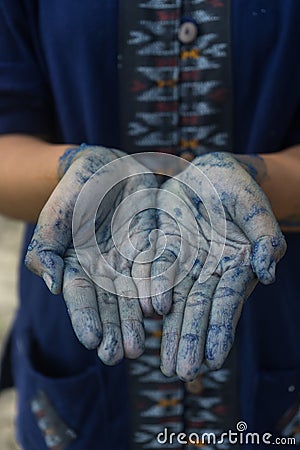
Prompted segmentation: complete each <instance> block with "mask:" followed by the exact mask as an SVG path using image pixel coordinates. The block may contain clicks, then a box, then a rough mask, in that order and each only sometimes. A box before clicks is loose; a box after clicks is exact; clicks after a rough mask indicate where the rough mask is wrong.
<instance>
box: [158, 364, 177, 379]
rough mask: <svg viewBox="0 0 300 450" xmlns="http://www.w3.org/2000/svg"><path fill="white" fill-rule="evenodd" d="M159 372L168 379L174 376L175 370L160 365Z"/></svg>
mask: <svg viewBox="0 0 300 450" xmlns="http://www.w3.org/2000/svg"><path fill="white" fill-rule="evenodd" d="M160 370H161V372H162V373H163V375H165V376H166V377H168V378H170V377H173V376H174V375H175V370H172V369H171V368H170V367H167V366H165V365H164V364H161V365H160Z"/></svg>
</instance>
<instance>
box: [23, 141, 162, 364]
mask: <svg viewBox="0 0 300 450" xmlns="http://www.w3.org/2000/svg"><path fill="white" fill-rule="evenodd" d="M122 156H125V154H124V153H123V152H121V151H119V150H112V149H107V148H102V147H92V146H85V145H82V146H81V147H78V148H74V149H69V150H67V151H66V152H65V153H64V154H63V155H62V157H61V158H60V164H59V170H58V172H59V178H60V182H59V183H58V185H57V186H56V188H55V190H54V191H53V193H52V195H51V196H50V198H49V200H48V201H47V203H46V204H45V206H44V208H43V209H42V212H41V214H40V216H39V220H38V223H37V226H36V229H35V232H34V235H33V238H32V241H31V243H30V245H29V247H28V251H27V255H26V261H25V263H26V265H27V267H28V268H29V269H30V270H32V271H33V272H34V273H36V274H37V275H39V276H41V277H43V279H44V281H45V283H46V285H47V286H48V288H49V289H50V291H51V292H52V293H53V294H58V293H60V292H61V290H62V291H63V295H64V299H65V301H66V304H67V307H68V312H69V315H70V318H71V322H72V326H73V329H74V331H75V333H76V335H77V337H78V339H79V340H80V342H81V343H82V344H83V345H84V346H85V347H87V348H88V349H92V348H97V347H98V355H99V358H100V359H101V360H102V361H103V362H104V363H106V364H109V365H113V364H116V363H117V362H119V361H120V360H121V359H122V358H123V356H124V355H125V356H127V357H129V358H136V357H138V356H139V355H140V354H141V353H142V352H143V349H144V329H143V323H142V317H143V313H144V314H149V313H151V312H152V311H153V310H152V305H151V299H150V282H149V285H147V282H144V283H137V285H136V284H135V283H134V281H133V279H132V278H131V272H132V271H133V272H135V273H136V274H137V277H142V278H147V277H149V276H150V270H151V267H150V264H142V265H140V264H135V261H134V259H135V257H136V255H137V254H138V253H139V252H141V251H144V250H147V249H148V247H149V246H151V244H150V240H149V232H150V231H151V230H152V229H155V228H156V217H155V211H154V210H151V209H148V210H142V211H141V212H140V213H139V214H138V215H137V216H136V217H135V220H134V221H133V222H132V223H131V227H130V228H129V231H128V234H129V236H128V235H126V230H127V229H126V227H124V223H117V224H116V225H115V233H116V236H114V237H113V236H112V235H111V227H110V225H111V221H112V219H113V216H114V212H115V210H116V208H117V207H118V206H119V207H120V208H121V214H120V215H121V217H123V215H122V202H123V201H124V200H126V199H127V200H128V198H130V195H131V194H132V193H134V192H137V191H140V192H141V195H142V199H141V202H142V203H143V201H144V200H145V205H146V206H147V205H148V204H149V205H150V206H151V202H153V203H154V202H155V199H154V198H151V195H154V194H152V190H151V188H155V187H156V180H155V176H154V175H153V174H152V173H149V170H147V169H145V170H143V169H144V168H143V167H140V164H139V163H138V162H136V161H135V160H134V159H133V158H131V162H130V165H131V168H132V167H133V168H136V167H137V170H138V171H139V172H143V171H144V172H147V173H146V174H143V175H137V176H133V177H131V176H129V175H130V173H129V172H130V171H129V172H128V177H127V168H128V165H126V164H125V163H124V164H123V165H122V158H121V157H122ZM116 160H118V161H119V162H120V161H121V162H120V163H119V168H120V171H121V172H122V173H121V174H116V173H115V172H113V170H114V169H113V166H112V167H110V163H112V162H115V161H116ZM104 167H105V170H104V172H103V171H102V172H101V171H100V172H99V174H98V170H99V169H100V168H104ZM92 176H94V177H95V180H96V182H97V183H98V186H100V190H101V192H102V191H103V193H104V194H106V186H107V184H106V182H105V180H109V179H110V177H115V178H116V179H117V180H118V179H121V180H122V181H121V182H120V183H117V184H116V185H115V186H114V188H113V189H111V190H110V191H109V192H108V193H107V195H106V196H105V198H104V200H103V203H101V205H100V207H99V208H98V211H97V214H96V216H94V217H93V216H89V215H87V216H85V217H84V218H83V220H84V222H83V229H85V228H86V229H88V228H90V229H93V230H95V236H96V240H97V244H98V246H99V248H100V251H101V254H102V255H103V256H104V259H105V261H106V262H107V263H108V265H109V267H111V270H108V269H107V267H104V268H103V270H102V269H101V268H100V274H99V273H98V277H99V278H98V279H97V280H93V279H91V278H90V277H89V276H88V275H87V273H86V271H85V270H84V269H83V267H82V265H81V264H80V263H79V261H78V258H77V254H76V250H75V248H74V246H73V240H72V217H73V212H74V207H75V205H76V200H77V199H78V196H79V193H80V192H81V190H82V188H83V186H84V185H85V183H86V182H87V181H88V180H90V179H91V177H92ZM119 176H120V177H119ZM97 177H98V178H97ZM105 177H106V178H105ZM102 181H103V182H102ZM143 190H145V191H143ZM143 192H145V193H146V192H147V196H146V197H145V196H144V197H143V195H144V194H143ZM96 201H97V199H96ZM143 204H144V203H143ZM97 207H98V205H97ZM128 208H129V210H130V202H129V207H128V203H127V206H126V209H127V210H128ZM123 211H124V208H123ZM127 214H128V215H129V217H131V215H130V211H129V212H128V211H127ZM120 215H119V216H120ZM123 230H125V231H123ZM124 233H125V234H124ZM82 236H83V237H82ZM82 236H81V238H82V239H83V243H82V244H83V247H84V246H86V247H88V246H89V245H90V241H89V233H88V232H87V233H86V236H85V234H84V233H83V235H82ZM85 238H86V242H85ZM115 240H117V241H118V244H119V250H120V251H121V253H122V254H123V255H124V254H125V255H126V256H127V257H129V259H127V258H126V257H125V258H123V257H122V254H121V255H120V252H119V251H118V250H117V249H116V247H115ZM129 243H131V244H133V247H132V246H131V245H129ZM87 250H88V248H87ZM86 264H87V266H89V265H93V264H94V265H95V264H97V261H86ZM124 276H126V277H127V278H126V279H125V282H124ZM103 280H104V282H105V283H106V284H105V286H107V282H108V281H109V282H110V283H111V285H112V287H111V289H110V292H109V291H107V290H106V289H104V288H103ZM139 298H140V300H139Z"/></svg>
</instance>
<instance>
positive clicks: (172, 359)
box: [151, 153, 286, 381]
mask: <svg viewBox="0 0 300 450" xmlns="http://www.w3.org/2000/svg"><path fill="white" fill-rule="evenodd" d="M244 167H245V166H244V165H243V166H242V165H241V164H240V163H239V162H238V161H237V160H236V159H235V158H234V157H233V155H231V154H229V153H211V154H206V155H203V156H199V157H197V158H195V159H194V161H193V164H191V165H189V167H188V168H186V169H185V170H184V171H183V172H181V173H180V174H179V175H178V176H176V177H174V178H172V179H169V180H168V181H166V182H165V183H164V184H163V186H162V189H161V191H160V193H159V194H158V198H157V208H158V211H159V212H158V228H159V230H160V235H159V237H158V240H157V243H156V246H157V248H156V255H157V258H156V259H155V260H154V262H153V264H152V270H151V275H152V277H153V280H152V283H151V293H152V302H153V306H154V309H155V310H156V311H157V312H158V313H159V314H163V315H164V324H163V336H162V344H161V369H162V371H163V373H164V374H165V375H167V376H172V375H174V374H175V373H177V375H178V376H179V377H180V378H181V379H183V380H185V381H190V380H193V379H195V378H196V377H197V375H198V374H199V371H200V366H201V364H202V362H205V363H206V365H207V366H208V367H209V368H211V369H218V368H220V367H221V366H222V364H223V362H224V360H225V359H226V357H227V355H228V353H229V351H230V348H231V347H232V344H233V341H234V334H235V329H236V325H237V322H238V319H239V317H240V314H241V309H242V305H243V302H244V301H245V300H246V299H247V297H248V296H249V295H250V293H251V292H252V291H253V289H254V288H255V286H256V284H257V282H258V281H260V282H262V283H264V284H269V283H272V282H273V281H274V279H275V268H276V263H277V262H278V261H279V260H280V259H281V258H282V257H283V255H284V253H285V251H286V243H285V239H284V237H283V235H282V233H281V231H280V228H279V225H278V223H277V221H276V219H275V217H274V215H273V212H272V210H271V206H270V204H269V201H268V199H267V197H266V195H265V194H264V192H263V191H262V190H261V188H260V187H259V185H258V184H257V183H256V181H255V180H254V179H253V177H252V176H251V175H250V174H249V172H248V171H247V170H245V168H244ZM198 169H201V171H202V173H203V174H204V175H202V176H200V177H199V170H198ZM206 177H208V179H209V180H210V183H211V184H212V185H213V187H214V189H215V191H213V192H215V194H217V196H218V197H219V199H218V201H216V198H214V196H215V194H214V193H213V194H212V190H211V189H209V188H208V187H209V185H208V184H207V178H206ZM191 186H193V189H191ZM195 186H196V188H197V189H196V192H198V193H199V192H200V193H201V199H200V198H199V196H198V195H196V194H195V189H194V187H195ZM164 191H165V192H164ZM166 192H167V195H166ZM170 193H171V194H170ZM176 198H177V200H176ZM220 204H221V206H222V208H221V209H223V211H221V209H220ZM207 208H208V209H207ZM208 210H210V211H213V219H214V220H213V221H212V223H210V216H209V215H208ZM164 211H168V212H169V213H168V214H167V213H166V212H164ZM189 211H191V212H192V216H194V217H195V219H196V225H193V224H192V221H191V220H190V219H189V217H190V216H189ZM222 214H225V215H224V216H223V218H224V220H225V222H224V221H223V220H222ZM172 216H173V217H172ZM218 217H219V219H218ZM174 218H176V220H175V219H174ZM176 222H177V223H176ZM178 223H179V224H180V225H181V226H182V229H183V233H181V234H182V241H181V235H180V233H179V231H178ZM224 223H225V227H224ZM212 229H213V231H214V237H213V241H212V242H211V236H212V234H211V231H212ZM197 236H198V237H197ZM224 243H225V246H224V249H223V252H222V254H221V258H220V259H219V260H215V261H214V252H212V253H211V254H210V257H209V258H210V261H211V263H212V264H210V266H207V267H208V270H211V273H210V276H207V277H205V276H204V278H203V279H201V276H200V275H201V271H202V269H203V266H204V262H205V260H206V258H207V255H208V253H209V250H210V244H212V247H211V249H213V248H216V249H219V248H220V246H222V245H223V244H224ZM213 245H214V247H213ZM192 254H193V255H194V256H193V258H194V259H193V261H192V267H191V270H190V271H189V273H188V275H187V276H185V278H184V279H182V280H180V273H181V272H182V270H183V268H184V269H185V268H186V267H187V265H188V264H189V263H190V259H191V255H192ZM209 258H208V259H209ZM171 267H172V268H173V269H172V270H170V268H171ZM202 276H203V274H202ZM170 286H174V287H173V289H170Z"/></svg>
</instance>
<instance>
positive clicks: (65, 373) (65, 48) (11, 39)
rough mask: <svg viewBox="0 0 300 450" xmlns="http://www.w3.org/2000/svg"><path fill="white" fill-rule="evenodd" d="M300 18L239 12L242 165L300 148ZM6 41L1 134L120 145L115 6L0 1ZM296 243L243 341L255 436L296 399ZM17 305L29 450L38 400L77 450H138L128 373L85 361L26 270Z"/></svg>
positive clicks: (237, 113) (245, 321) (266, 1)
mask: <svg viewBox="0 0 300 450" xmlns="http://www.w3.org/2000/svg"><path fill="white" fill-rule="evenodd" d="M299 17H300V3H299V2H298V1H297V0H272V1H270V0H251V1H249V0H233V2H232V62H233V67H232V69H233V86H234V97H233V98H234V104H233V106H234V114H233V118H234V122H233V123H234V133H233V138H234V146H233V149H232V151H234V152H236V153H258V152H259V153H268V152H276V151H280V150H282V149H284V148H286V147H288V146H290V145H294V144H299V143H300V83H299V80H300V60H299V54H300V38H299ZM0 30H1V33H0V99H1V102H0V132H1V133H14V132H19V133H27V134H35V135H39V136H42V137H45V138H48V139H49V140H51V141H53V142H66V143H71V144H79V143H81V142H87V143H89V144H99V145H104V146H110V147H118V146H119V135H118V71H117V43H118V33H117V30H118V5H117V1H116V0H110V1H107V2H104V1H102V2H99V1H96V0H91V1H90V2H89V3H88V4H87V3H85V4H83V3H82V2H74V1H71V0H64V1H63V2H62V1H61V0H52V1H51V2H48V1H46V0H40V1H37V0H22V1H16V0H1V2H0ZM31 233H32V227H28V230H27V233H26V237H25V245H24V248H26V246H27V244H28V242H29V239H30V236H31ZM287 243H288V251H287V254H286V256H285V258H284V260H283V261H282V262H281V263H280V264H279V267H278V272H277V281H276V283H275V284H274V285H272V286H268V287H263V286H258V288H257V289H256V290H255V292H254V294H253V295H252V297H251V299H250V300H249V301H247V303H246V306H245V308H244V312H243V317H242V320H241V322H240V325H239V330H238V348H239V367H240V369H239V370H240V399H241V419H243V420H245V421H247V423H248V424H249V427H251V428H253V429H254V430H255V431H257V432H259V431H269V432H273V431H274V430H276V427H277V425H278V424H279V422H280V419H281V417H282V416H283V415H284V413H285V412H286V411H287V410H288V409H289V408H290V407H292V406H293V404H294V403H295V402H297V398H298V395H299V392H300V351H299V342H300V327H299V323H300V302H299V288H298V278H299V254H300V236H299V235H296V234H295V235H287ZM20 298H21V303H20V309H19V312H18V316H17V319H16V325H15V328H14V352H13V354H14V358H13V361H14V372H15V380H16V384H17V386H18V388H19V392H20V400H19V405H20V410H21V414H20V416H19V417H20V419H19V427H18V430H19V438H20V440H21V442H22V443H23V445H24V448H26V449H29V448H30V450H34V449H42V448H45V447H44V446H45V444H44V441H43V439H42V436H41V433H40V432H39V430H38V428H37V426H36V422H35V419H34V416H33V413H31V412H29V413H28V404H29V402H30V400H31V399H32V396H34V395H35V394H34V393H35V392H36V389H37V387H38V388H39V389H42V390H45V391H48V392H51V393H52V396H53V397H54V398H55V403H56V405H58V406H57V409H58V411H59V415H60V416H61V417H62V418H63V419H64V420H65V421H67V423H68V425H69V426H70V427H71V428H72V429H74V430H75V431H78V430H79V432H78V433H79V435H80V436H79V438H78V440H76V441H74V444H73V447H72V449H74V450H77V449H78V450H79V449H81V450H82V448H88V449H89V450H96V449H98V448H99V433H100V431H99V430H100V429H101V440H102V443H103V448H105V449H110V450H114V449H118V450H121V449H123V448H124V449H126V448H128V444H127V437H126V436H127V430H128V422H127V416H128V411H127V408H126V405H127V404H128V399H127V390H126V371H125V368H124V364H121V365H120V366H118V367H115V368H107V367H105V366H103V365H102V364H100V362H99V361H98V359H97V355H96V353H95V352H88V351H86V350H85V349H84V348H83V347H82V346H81V345H80V344H79V343H78V342H77V340H76V338H75V337H74V334H73V331H72V329H71V326H70V323H69V319H68V316H67V313H66V309H65V305H64V302H63V299H62V297H61V296H59V297H55V298H53V296H52V295H50V293H49V292H48V291H47V289H46V287H45V286H44V284H43V282H42V281H41V280H40V279H38V278H37V277H36V276H35V275H33V274H31V273H30V272H28V271H27V270H26V269H25V268H24V266H21V280H20ZM62 392H65V395H64V397H63V401H62ZM82 393H83V394H82ZM78 405H79V406H78ZM96 409H97V411H98V412H97V414H95V413H94V411H95V410H96ZM22 412H23V413H24V414H22ZM24 418H25V419H24ZM83 425H84V426H83ZM278 426H279V425H278ZM100 427H101V428H100ZM80 433H81V434H80ZM83 443H84V444H83Z"/></svg>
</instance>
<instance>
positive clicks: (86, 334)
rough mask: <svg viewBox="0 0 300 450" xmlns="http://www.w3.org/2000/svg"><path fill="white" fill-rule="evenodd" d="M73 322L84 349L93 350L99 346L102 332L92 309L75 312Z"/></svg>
mask: <svg viewBox="0 0 300 450" xmlns="http://www.w3.org/2000/svg"><path fill="white" fill-rule="evenodd" d="M71 321H72V326H73V329H74V331H75V334H76V336H77V338H78V340H79V341H80V342H81V343H82V345H84V347H86V348H87V349H88V350H92V349H95V348H97V347H98V346H99V344H100V342H101V339H102V330H101V325H100V322H99V319H98V317H96V313H95V311H94V310H93V309H92V308H86V309H85V310H84V311H79V310H78V311H75V312H74V313H73V314H72V316H71Z"/></svg>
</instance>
